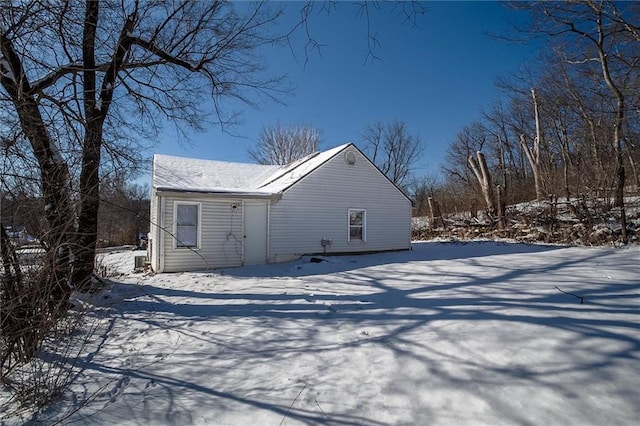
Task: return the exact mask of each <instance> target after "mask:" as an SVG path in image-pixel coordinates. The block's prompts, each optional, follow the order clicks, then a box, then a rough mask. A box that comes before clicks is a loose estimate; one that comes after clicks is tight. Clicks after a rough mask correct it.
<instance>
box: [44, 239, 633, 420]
mask: <svg viewBox="0 0 640 426" xmlns="http://www.w3.org/2000/svg"><path fill="white" fill-rule="evenodd" d="M413 247H414V250H413V251H412V252H403V253H387V254H377V255H365V256H349V257H333V258H327V261H326V262H321V263H310V262H309V259H302V260H301V261H299V262H295V263H289V264H284V265H270V266H259V267H247V268H240V269H233V270H231V269H229V270H224V271H220V270H218V271H210V272H201V273H180V274H162V275H157V276H145V275H142V274H133V273H130V272H129V270H130V269H131V268H132V266H133V259H132V257H131V256H132V255H134V254H135V252H128V253H120V254H110V255H108V257H107V258H106V259H105V262H111V263H112V264H114V263H117V262H116V261H120V262H121V263H120V264H119V266H114V268H120V270H121V271H123V272H125V273H126V274H125V275H122V276H120V277H116V278H114V282H115V283H114V284H113V286H112V287H110V288H109V289H108V290H106V291H105V292H104V293H102V294H101V295H100V296H99V297H98V298H96V299H95V300H96V303H100V304H101V305H102V306H105V309H108V316H105V317H101V318H100V319H99V321H101V322H102V331H101V333H99V335H98V336H96V345H97V344H100V345H99V348H98V349H93V350H91V351H89V352H88V353H87V354H86V356H85V358H84V359H83V367H84V369H83V370H82V371H81V373H80V375H79V377H78V378H77V379H76V381H75V382H74V384H73V386H72V388H71V389H70V391H69V392H68V393H67V394H66V395H65V398H64V400H63V401H61V402H60V403H59V404H58V405H57V406H55V407H52V408H51V409H49V410H47V411H46V412H43V413H40V414H39V416H38V418H39V419H40V420H43V421H44V422H45V423H51V422H52V421H53V420H55V419H60V418H61V416H63V415H64V414H65V413H69V412H70V410H73V409H78V411H77V412H75V413H73V414H72V415H71V417H70V418H67V419H65V420H64V424H97V425H102V424H123V425H156V424H158V425H164V424H171V425H185V424H198V425H280V424H282V425H301V424H332V425H382V424H385V425H386V424H393V425H403V424H407V425H409V424H411V425H413V424H429V425H456V424H467V425H468V424H474V425H476V424H480V425H501V424H505V425H506V424H510V425H511V424H553V425H603V424H619V425H627V424H634V423H636V422H637V421H638V419H639V418H640V374H639V372H640V315H639V314H640V247H631V248H626V249H613V248H598V249H587V248H561V247H553V246H534V245H524V244H503V243H495V242H473V243H466V244H465V243H414V246H413ZM556 286H557V287H559V288H560V289H561V290H563V291H565V292H569V293H574V294H576V295H579V296H582V297H584V303H583V304H581V303H580V302H579V300H578V299H577V298H576V297H574V296H571V295H568V294H564V293H561V292H560V291H558V290H557V289H556V288H555V287H556ZM98 301H99V302H98ZM87 399H88V402H84V403H83V401H86V400H87Z"/></svg>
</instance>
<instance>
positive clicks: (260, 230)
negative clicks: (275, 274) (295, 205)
mask: <svg viewBox="0 0 640 426" xmlns="http://www.w3.org/2000/svg"><path fill="white" fill-rule="evenodd" d="M267 212H268V208H267V203H255V202H249V203H245V204H244V264H245V265H261V264H265V263H267V217H268V214H267Z"/></svg>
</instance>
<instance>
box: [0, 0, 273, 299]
mask: <svg viewBox="0 0 640 426" xmlns="http://www.w3.org/2000/svg"><path fill="white" fill-rule="evenodd" d="M0 12H1V13H0V21H1V22H0V23H1V25H0V103H1V104H2V105H1V106H2V108H1V111H2V112H1V114H2V118H3V121H6V122H8V123H16V125H14V126H11V127H10V128H9V129H8V130H9V131H10V132H11V133H10V134H3V135H2V137H3V140H5V139H10V140H11V141H13V142H12V143H15V144H18V143H21V142H20V141H21V140H24V141H26V144H22V145H24V146H25V148H26V150H27V152H26V153H25V155H28V156H31V157H32V158H34V160H35V162H36V164H37V166H38V169H39V173H40V181H41V189H42V196H43V198H44V205H45V218H46V222H47V224H48V230H47V234H46V235H45V236H44V239H43V241H44V242H45V243H46V246H47V248H48V255H47V264H48V267H49V269H50V270H51V271H52V272H51V274H49V278H48V280H49V282H48V283H47V284H46V286H47V287H48V288H51V289H52V300H57V301H58V302H57V303H58V304H59V305H60V306H61V307H63V306H64V305H65V303H66V299H67V298H68V295H69V294H70V291H71V289H73V288H75V287H82V286H83V285H85V284H86V283H87V282H88V281H89V280H90V277H91V274H92V271H93V267H94V265H93V262H94V257H95V248H96V235H97V227H98V226H97V225H98V223H97V217H98V216H97V213H98V209H99V199H100V197H99V183H100V170H101V168H104V167H108V164H109V162H110V161H113V160H114V159H119V160H122V161H124V162H126V161H127V160H128V159H129V160H135V156H131V155H130V153H131V152H132V150H126V149H124V148H125V146H124V144H126V143H127V142H128V141H130V140H131V136H127V135H130V134H137V135H140V134H141V133H142V134H146V135H152V134H154V133H155V132H156V131H157V129H158V128H159V127H160V124H161V121H162V120H163V119H168V120H172V121H174V122H176V123H177V124H178V126H181V125H183V124H186V125H190V126H199V125H201V124H200V123H207V122H208V121H210V120H207V119H206V117H207V116H210V115H211V113H212V112H213V115H214V116H215V117H216V119H217V121H219V122H222V123H228V122H229V120H230V119H232V118H233V116H232V115H231V116H230V115H226V114H225V110H224V109H223V103H222V101H223V100H224V99H225V98H236V99H240V100H241V101H244V102H247V103H251V102H252V101H251V99H252V97H251V96H250V93H251V92H252V91H253V93H256V94H258V95H266V96H271V93H272V92H270V90H272V89H275V88H277V87H278V83H279V80H278V79H268V78H267V79H265V78H264V74H263V73H262V66H261V63H260V61H259V60H258V59H257V58H256V56H255V50H256V48H257V47H259V46H260V45H262V44H265V43H269V42H271V41H273V37H270V36H269V34H270V32H271V29H270V28H271V25H272V24H273V23H274V22H275V19H276V18H277V17H278V15H279V12H278V11H277V10H272V9H271V8H270V7H269V5H266V4H265V3H253V4H251V5H249V4H247V5H244V6H243V7H242V8H236V7H235V6H234V5H232V4H228V3H225V2H219V1H211V2H191V1H178V2H153V1H134V2H116V1H104V2H100V1H88V2H86V3H84V2H64V3H62V4H60V5H55V4H53V3H51V2H48V1H40V0H31V1H26V2H18V3H8V2H3V3H2V6H1V11H0ZM205 99H210V100H212V101H213V102H212V105H213V111H210V110H209V111H203V110H200V109H199V108H198V105H200V104H202V102H203V101H204V100H205ZM5 130H6V129H5V128H4V127H3V129H1V130H0V132H4V131H5ZM132 130H133V131H132ZM76 206H77V209H76Z"/></svg>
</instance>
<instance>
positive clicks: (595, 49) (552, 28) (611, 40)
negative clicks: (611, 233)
mask: <svg viewBox="0 0 640 426" xmlns="http://www.w3.org/2000/svg"><path fill="white" fill-rule="evenodd" d="M539 8H540V12H541V13H540V14H539V15H538V16H539V17H540V18H541V21H540V24H539V27H538V28H536V30H537V31H540V32H543V33H544V34H547V35H550V36H552V37H555V38H563V39H565V40H567V41H571V42H575V43H576V44H577V45H576V46H573V47H572V50H571V53H569V51H568V50H567V58H568V59H569V60H570V61H571V62H572V63H573V64H576V65H577V66H582V65H583V64H587V63H589V62H595V63H597V64H598V66H599V68H600V76H601V80H602V82H603V83H604V84H605V85H606V87H607V88H608V90H609V92H610V95H611V97H612V100H613V102H612V104H613V105H612V106H610V107H609V113H611V115H612V116H613V123H612V126H611V127H612V128H611V135H610V138H611V139H610V140H611V146H612V147H613V151H614V156H615V163H616V185H615V191H614V205H615V206H616V207H618V208H619V209H620V227H621V240H622V242H623V243H624V244H626V243H627V242H628V235H627V221H626V211H625V205H624V187H625V180H626V175H625V162H624V150H623V145H622V142H623V139H624V135H623V129H624V123H625V121H626V119H627V108H628V107H627V105H626V104H627V96H626V95H625V84H626V82H627V80H628V77H629V72H630V71H632V70H634V69H635V68H637V59H635V60H630V58H629V57H627V54H628V53H629V52H630V50H629V49H634V48H635V45H636V44H637V41H638V37H637V28H638V26H637V25H632V24H630V22H631V21H628V20H626V19H624V18H623V15H624V14H623V13H622V11H621V10H620V9H619V8H618V6H617V5H616V3H615V2H599V1H597V2H596V1H591V0H589V1H584V2H579V3H575V4H564V3H555V4H547V3H544V4H540V5H539ZM635 17H636V18H637V16H635ZM630 42H631V43H630ZM628 45H631V46H632V47H631V48H629V47H628ZM636 53H637V51H636Z"/></svg>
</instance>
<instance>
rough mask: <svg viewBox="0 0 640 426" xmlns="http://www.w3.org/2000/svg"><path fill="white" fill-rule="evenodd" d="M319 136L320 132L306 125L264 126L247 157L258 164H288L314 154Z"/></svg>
mask: <svg viewBox="0 0 640 426" xmlns="http://www.w3.org/2000/svg"><path fill="white" fill-rule="evenodd" d="M320 135H321V132H320V130H318V129H315V128H313V127H312V126H310V125H308V124H294V125H288V126H287V125H282V124H280V123H277V124H275V125H273V126H265V127H263V128H262V131H261V132H260V136H259V138H258V142H257V146H256V147H255V148H251V149H249V155H250V156H251V158H253V159H254V160H256V161H257V162H258V163H259V164H279V165H285V164H289V163H291V162H293V161H295V160H298V159H300V158H302V157H305V156H307V155H309V154H313V153H314V152H316V151H317V150H318V146H319V145H320V140H321V139H320Z"/></svg>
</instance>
